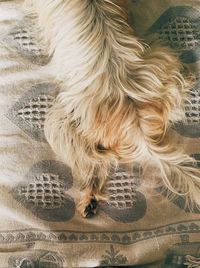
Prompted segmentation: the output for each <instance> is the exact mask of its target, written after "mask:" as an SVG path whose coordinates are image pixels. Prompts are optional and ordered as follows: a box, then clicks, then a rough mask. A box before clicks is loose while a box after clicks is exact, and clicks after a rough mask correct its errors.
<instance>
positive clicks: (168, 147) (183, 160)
mask: <svg viewBox="0 0 200 268" xmlns="http://www.w3.org/2000/svg"><path fill="white" fill-rule="evenodd" d="M25 3H26V8H27V9H28V12H29V14H32V15H34V16H35V22H36V25H37V27H38V28H39V29H40V32H41V36H42V39H43V40H44V42H45V43H46V44H47V46H48V50H49V54H50V55H52V59H51V62H50V64H49V65H48V66H46V67H45V68H47V69H48V71H49V72H51V73H53V74H54V75H55V77H56V79H57V80H58V81H59V82H60V84H61V91H60V93H59V94H58V96H57V98H56V100H55V104H54V105H53V107H52V109H51V111H50V112H49V114H48V117H47V119H46V124H45V135H46V138H47V140H48V142H49V143H50V145H51V146H52V148H53V150H54V151H55V152H56V153H57V154H58V155H59V156H60V157H61V158H62V159H63V161H65V162H66V163H67V164H68V165H69V166H70V167H71V168H72V170H73V173H74V175H75V176H77V177H78V178H79V179H80V180H81V184H82V187H83V188H84V189H86V192H87V193H88V195H90V194H91V195H93V194H98V195H101V191H102V189H103V187H104V185H105V181H106V178H107V176H108V174H109V170H110V168H111V167H116V166H117V165H118V164H119V163H133V162H139V163H140V164H141V165H142V166H143V171H144V175H145V170H146V168H145V167H146V166H149V165H152V166H154V167H156V170H157V175H156V177H160V178H162V179H163V182H164V184H165V185H166V186H167V187H168V188H169V189H170V191H172V192H173V193H175V194H178V191H179V190H180V185H181V193H180V194H184V195H185V196H186V197H187V201H188V204H190V205H191V204H192V203H193V201H194V202H196V203H197V204H198V205H200V179H199V175H200V172H199V171H198V170H197V169H196V168H195V161H194V159H193V158H191V157H189V156H188V155H187V154H185V153H184V152H183V151H182V149H181V148H178V147H177V146H176V145H175V144H173V141H172V139H170V134H169V128H170V126H171V124H173V123H175V122H177V121H179V120H182V119H183V118H184V108H183V107H184V101H185V99H186V93H187V91H188V89H189V87H190V86H191V83H189V82H188V81H186V80H184V78H183V76H182V75H181V70H182V66H181V64H180V62H179V61H178V60H177V58H176V57H175V56H174V55H173V53H172V52H170V51H169V50H168V49H166V48H161V47H155V48H150V47H148V46H147V45H144V44H143V43H142V42H140V41H139V40H138V39H137V38H136V37H135V36H134V35H133V31H132V29H131V28H130V27H129V25H128V24H127V15H126V12H125V11H124V9H123V8H122V6H121V3H122V1H117V0H115V1H114V0H54V1H52V0H45V1H44V0H33V1H32V0H27V1H25ZM87 199H88V196H87ZM83 203H84V202H83Z"/></svg>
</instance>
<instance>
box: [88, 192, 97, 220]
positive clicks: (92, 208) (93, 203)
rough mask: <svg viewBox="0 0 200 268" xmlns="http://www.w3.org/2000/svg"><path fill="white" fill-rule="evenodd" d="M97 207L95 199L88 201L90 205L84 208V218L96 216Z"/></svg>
mask: <svg viewBox="0 0 200 268" xmlns="http://www.w3.org/2000/svg"><path fill="white" fill-rule="evenodd" d="M97 205H98V203H97V200H96V198H95V197H93V198H92V199H91V201H90V204H89V205H88V206H87V207H86V208H85V217H86V218H91V217H92V216H94V215H95V214H96V210H97Z"/></svg>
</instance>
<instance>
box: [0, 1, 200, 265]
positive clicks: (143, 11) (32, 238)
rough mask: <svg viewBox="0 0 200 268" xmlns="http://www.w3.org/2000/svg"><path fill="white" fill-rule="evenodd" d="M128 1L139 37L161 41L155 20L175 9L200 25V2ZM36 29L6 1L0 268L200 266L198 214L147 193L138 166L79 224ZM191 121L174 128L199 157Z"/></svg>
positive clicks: (0, 98) (0, 32)
mask: <svg viewBox="0 0 200 268" xmlns="http://www.w3.org/2000/svg"><path fill="white" fill-rule="evenodd" d="M132 2H133V3H132V11H133V17H132V21H133V23H134V24H135V27H136V31H137V32H138V34H140V35H141V36H142V35H144V34H146V32H147V31H148V30H149V29H150V34H149V33H148V36H151V35H152V34H155V33H154V32H153V31H157V30H156V23H155V22H156V21H157V20H158V19H159V17H161V21H162V18H163V17H162V16H163V15H162V14H163V12H166V11H167V10H168V9H169V8H171V7H175V8H176V9H172V11H171V13H170V12H169V13H167V14H168V16H172V19H171V20H172V22H170V23H173V19H174V17H173V14H175V17H176V16H177V17H178V14H179V13H180V17H187V16H188V17H187V18H189V19H188V21H189V22H191V25H190V26H191V27H192V26H193V25H194V23H196V24H197V25H199V23H200V13H199V12H200V11H199V10H200V1H191V0H188V1H187V0H184V1H181V0H176V1H167V0H165V1H159V0H155V1H148V0H141V1H137V0H136V1H132ZM177 5H178V6H179V7H177ZM180 6H184V8H185V7H187V8H186V9H184V8H183V9H181V8H180ZM193 7H195V12H196V13H195V12H194V10H193V9H192V10H191V8H193ZM196 8H197V9H196ZM192 14H193V15H194V16H195V22H193V21H192V18H193V17H192ZM198 15H199V17H198ZM144 18H145V19H144ZM163 20H164V22H165V23H164V24H166V23H168V22H167V18H165V19H163ZM154 23H155V24H154ZM153 24H154V28H153V30H151V26H152V25H153ZM196 24H195V25H196ZM195 27H196V26H195ZM168 28H169V27H168ZM195 29H196V28H195ZM31 31H32V25H30V24H29V23H28V21H27V20H25V18H24V14H23V12H22V9H21V2H20V1H16V2H15V1H1V2H0V40H1V41H0V69H1V71H0V184H1V186H0V216H1V221H0V268H3V267H20V268H22V267H59V268H60V267H96V266H125V265H137V264H149V267H179V266H178V265H179V264H180V265H183V263H184V262H186V261H187V260H188V263H190V264H191V263H192V261H193V263H195V262H196V263H197V266H189V267H200V266H198V265H200V264H198V263H199V262H198V257H200V215H199V211H197V210H195V212H194V213H189V212H188V211H185V210H184V209H182V208H181V207H182V205H181V204H182V203H183V202H182V201H181V200H178V204H175V203H173V202H171V201H169V200H167V199H166V198H165V196H164V194H162V193H161V192H160V190H159V189H155V190H152V191H150V190H149V189H148V185H146V184H145V182H144V181H142V180H141V178H140V170H139V169H138V168H135V169H134V170H133V171H132V172H131V173H128V172H127V171H126V170H123V169H120V170H118V171H116V173H115V175H113V177H112V178H111V179H110V181H109V183H108V192H109V194H110V200H109V201H108V203H106V204H101V207H100V208H99V211H98V215H97V216H95V217H94V218H92V219H83V218H81V217H80V215H79V214H78V213H77V211H76V204H77V201H78V199H79V197H80V195H81V193H80V192H79V191H78V188H77V185H76V182H75V181H74V179H73V178H72V176H71V173H70V170H69V168H68V167H66V166H65V165H64V164H62V163H61V162H60V161H59V160H58V159H56V157H55V155H54V154H53V152H52V151H51V149H50V147H49V145H48V144H47V143H46V142H45V138H44V134H43V122H44V118H45V114H46V112H47V111H48V108H49V107H50V105H51V102H52V100H53V98H54V96H55V94H56V92H57V85H55V84H54V83H53V80H52V79H51V78H49V77H44V76H43V75H42V71H41V69H42V66H43V65H45V64H47V62H48V58H47V56H46V55H45V51H44V50H43V49H42V48H40V45H39V42H38V40H35V39H33V38H32V37H31V36H32V34H31ZM158 31H159V28H158ZM195 31H197V32H198V34H199V28H197V30H195ZM178 34H179V33H176V34H175V35H178ZM195 34H196V32H195ZM195 34H194V35H195ZM195 38H196V40H197V41H198V42H199V40H198V38H200V37H199V36H197V34H196V36H195ZM186 41H187V40H186ZM186 41H185V42H186ZM198 42H197V45H195V47H194V48H193V50H192V51H193V52H194V53H196V57H197V59H196V60H195V61H194V62H192V63H189V64H192V65H195V64H196V62H198V60H199V59H198V53H199V52H198V47H199V43H198ZM195 49H196V50H195ZM188 53H189V52H188ZM188 55H190V54H188ZM187 57H189V56H187ZM195 66H197V65H195ZM196 68H198V67H196ZM195 90H196V91H195ZM194 91H195V92H199V87H197V89H194ZM196 106H198V103H197V104H196ZM198 107H200V106H198ZM198 107H197V108H198ZM192 116H193V114H192V112H191V111H190V114H189V115H188V125H186V126H184V127H185V128H184V129H183V127H182V126H180V125H179V126H177V127H176V129H177V131H178V132H179V133H180V134H181V135H184V133H186V132H187V137H185V138H182V142H183V143H184V144H185V147H186V148H187V150H188V151H189V152H190V153H195V154H197V157H198V154H199V152H200V146H199V137H200V132H198V122H197V123H195V120H193V119H191V118H193V117H192ZM195 116H196V117H198V116H199V115H198V114H196V115H195ZM198 118H199V117H198ZM188 129H189V130H188ZM188 133H189V134H188ZM194 133H195V135H194ZM193 136H195V137H193ZM149 176H151V174H149ZM187 255H190V256H192V259H191V257H190V258H188V257H187ZM194 259H195V261H194ZM154 263H155V265H154ZM150 264H151V265H150ZM180 267H181V266H180Z"/></svg>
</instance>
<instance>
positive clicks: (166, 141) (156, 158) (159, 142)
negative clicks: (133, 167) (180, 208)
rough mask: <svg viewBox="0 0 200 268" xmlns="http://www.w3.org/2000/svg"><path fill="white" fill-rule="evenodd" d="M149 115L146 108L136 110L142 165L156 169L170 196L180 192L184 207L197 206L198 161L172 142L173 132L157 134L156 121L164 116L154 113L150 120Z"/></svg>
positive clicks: (199, 193)
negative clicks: (151, 165) (143, 160)
mask: <svg viewBox="0 0 200 268" xmlns="http://www.w3.org/2000/svg"><path fill="white" fill-rule="evenodd" d="M151 116H152V114H151V115H150V113H149V111H148V109H140V110H138V122H137V124H138V125H139V128H138V131H139V132H138V135H137V138H138V141H137V143H138V144H141V147H142V148H141V151H143V156H144V154H145V155H146V156H148V157H146V160H145V161H146V163H144V165H145V164H146V165H148V164H149V162H151V163H153V166H155V167H156V171H159V172H155V174H156V176H157V175H158V174H159V178H161V179H162V181H163V182H164V184H165V186H166V189H168V190H170V193H169V195H168V196H169V197H170V196H171V197H177V195H179V196H180V195H182V196H183V197H184V199H185V207H187V208H190V209H193V208H194V207H198V208H200V169H198V168H197V161H196V160H195V159H193V158H192V157H190V156H189V155H187V154H186V153H184V150H183V149H182V148H180V145H176V144H175V141H173V136H172V133H170V132H169V131H168V130H166V133H165V131H163V130H162V131H163V132H162V133H163V134H162V135H161V132H160V134H159V129H158V126H160V124H158V120H159V118H160V119H161V120H163V121H164V117H163V116H160V117H159V114H157V117H155V118H154V119H152V118H151V119H152V120H150V117H151ZM163 124H164V123H163ZM160 131H161V128H160ZM155 133H157V134H156V135H155ZM143 159H145V156H144V157H143ZM141 160H142V158H141ZM144 172H145V170H144ZM153 173H154V172H153ZM144 175H145V174H144Z"/></svg>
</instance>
